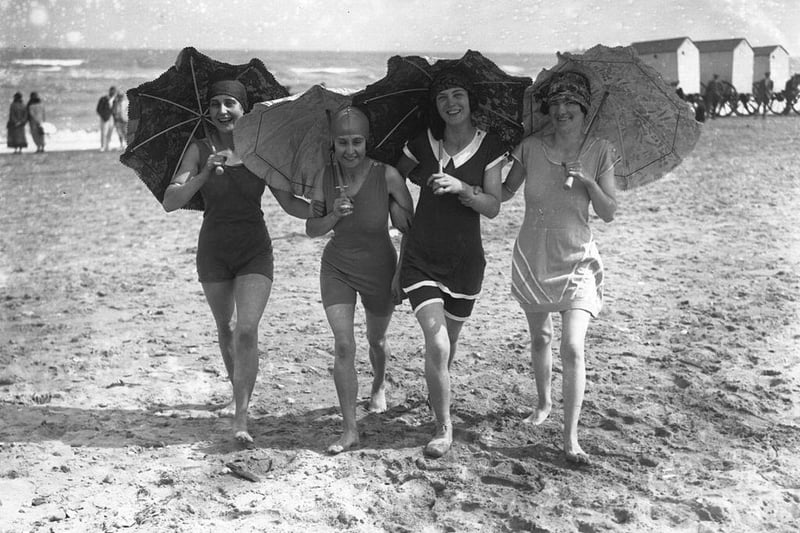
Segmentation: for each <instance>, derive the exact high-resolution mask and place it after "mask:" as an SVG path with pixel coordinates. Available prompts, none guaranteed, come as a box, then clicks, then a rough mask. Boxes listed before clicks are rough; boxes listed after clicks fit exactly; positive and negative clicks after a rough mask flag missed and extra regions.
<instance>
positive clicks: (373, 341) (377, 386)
mask: <svg viewBox="0 0 800 533" xmlns="http://www.w3.org/2000/svg"><path fill="white" fill-rule="evenodd" d="M366 316H367V342H369V362H370V364H371V365H372V390H371V391H370V399H369V411H370V412H371V413H382V412H384V411H386V360H387V359H388V358H389V357H391V351H390V350H389V344H388V342H387V341H386V330H387V329H388V328H389V322H390V321H391V320H392V315H391V313H390V314H389V315H387V316H375V315H373V314H372V313H370V312H369V311H367V312H366Z"/></svg>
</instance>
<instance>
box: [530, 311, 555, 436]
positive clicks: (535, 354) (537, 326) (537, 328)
mask: <svg viewBox="0 0 800 533" xmlns="http://www.w3.org/2000/svg"><path fill="white" fill-rule="evenodd" d="M526 315H527V318H528V329H529V331H530V335H531V366H532V367H533V378H534V381H535V382H536V396H537V404H536V409H535V410H534V411H533V413H532V414H531V415H530V416H529V417H528V418H526V419H525V420H523V422H524V423H526V424H533V425H535V426H538V425H539V424H541V423H542V422H544V421H545V420H546V419H547V417H548V416H549V415H550V410H551V409H552V408H553V396H552V383H551V380H552V377H553V351H552V339H553V321H552V319H551V318H550V314H549V313H526Z"/></svg>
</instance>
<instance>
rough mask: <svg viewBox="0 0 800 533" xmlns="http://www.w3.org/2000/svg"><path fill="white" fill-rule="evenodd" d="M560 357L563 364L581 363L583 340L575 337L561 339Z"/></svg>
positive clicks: (574, 364)
mask: <svg viewBox="0 0 800 533" xmlns="http://www.w3.org/2000/svg"><path fill="white" fill-rule="evenodd" d="M561 359H562V361H563V363H564V365H565V366H567V365H569V366H576V365H579V364H582V363H583V342H582V341H579V340H576V339H562V340H561Z"/></svg>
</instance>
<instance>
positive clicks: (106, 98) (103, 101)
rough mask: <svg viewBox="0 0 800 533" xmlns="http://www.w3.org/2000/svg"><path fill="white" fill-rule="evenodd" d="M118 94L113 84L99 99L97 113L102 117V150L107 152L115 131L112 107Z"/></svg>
mask: <svg viewBox="0 0 800 533" xmlns="http://www.w3.org/2000/svg"><path fill="white" fill-rule="evenodd" d="M116 96H117V88H116V87H114V86H113V85H112V86H111V87H110V88H109V89H108V94H104V95H103V96H101V97H100V99H99V100H98V101H97V108H96V111H97V115H98V116H99V117H100V151H101V152H105V151H107V150H110V149H111V135H112V133H113V132H114V116H113V114H112V112H111V108H112V106H113V105H114V99H115V98H116Z"/></svg>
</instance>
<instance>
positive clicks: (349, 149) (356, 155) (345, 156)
mask: <svg viewBox="0 0 800 533" xmlns="http://www.w3.org/2000/svg"><path fill="white" fill-rule="evenodd" d="M333 153H334V155H335V156H336V160H337V161H339V163H340V164H341V165H342V166H343V167H345V168H350V169H352V168H356V167H357V166H358V165H359V164H361V162H362V161H364V159H365V158H366V157H367V138H366V137H365V136H364V135H361V134H359V133H354V134H342V135H337V136H336V137H334V138H333Z"/></svg>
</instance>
